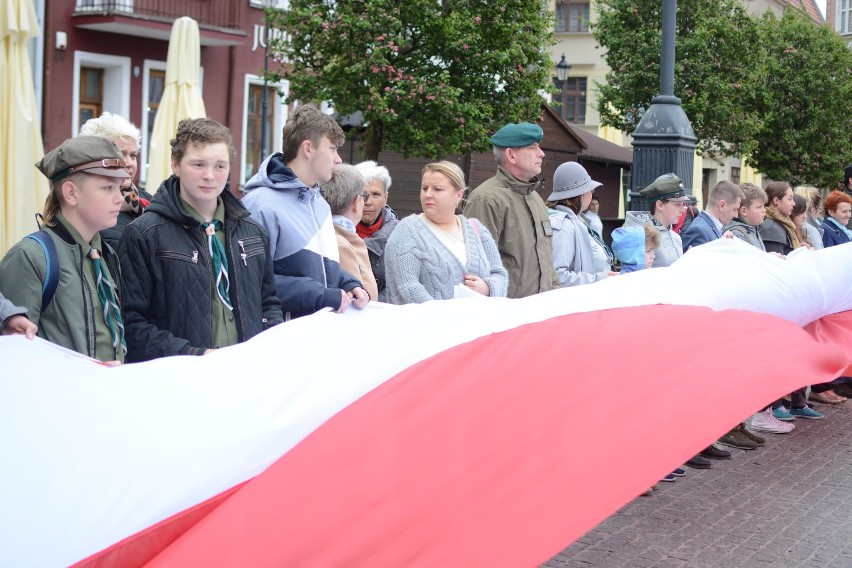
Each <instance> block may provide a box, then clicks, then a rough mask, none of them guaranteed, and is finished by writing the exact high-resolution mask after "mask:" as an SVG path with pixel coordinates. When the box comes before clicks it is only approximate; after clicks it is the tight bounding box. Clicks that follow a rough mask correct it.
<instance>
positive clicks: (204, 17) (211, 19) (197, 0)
mask: <svg viewBox="0 0 852 568" xmlns="http://www.w3.org/2000/svg"><path fill="white" fill-rule="evenodd" d="M84 14H85V15H96V14H104V15H122V16H133V17H137V18H146V19H155V20H163V21H171V20H174V19H175V18H180V17H181V16H189V17H190V18H192V19H194V20H195V21H197V22H198V25H199V26H205V27H212V28H225V29H240V2H239V1H238V0H77V5H76V8H75V10H74V15H76V16H81V15H84Z"/></svg>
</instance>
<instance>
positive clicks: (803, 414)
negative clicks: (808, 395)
mask: <svg viewBox="0 0 852 568" xmlns="http://www.w3.org/2000/svg"><path fill="white" fill-rule="evenodd" d="M790 414H792V415H793V416H795V417H796V418H810V419H811V420H822V419H823V418H825V415H824V414H823V413H822V412H817V411H816V410H814V409H813V408H810V407H808V406H806V407H804V408H791V409H790Z"/></svg>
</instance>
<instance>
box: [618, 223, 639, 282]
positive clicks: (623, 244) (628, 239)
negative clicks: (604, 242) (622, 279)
mask: <svg viewBox="0 0 852 568" xmlns="http://www.w3.org/2000/svg"><path fill="white" fill-rule="evenodd" d="M612 252H613V253H615V257H616V258H617V259H618V260H619V262H621V272H624V273H627V272H633V271H635V270H642V269H643V268H645V227H641V226H639V227H619V228H617V229H616V230H614V231H613V232H612Z"/></svg>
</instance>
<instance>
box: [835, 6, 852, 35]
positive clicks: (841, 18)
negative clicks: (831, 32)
mask: <svg viewBox="0 0 852 568" xmlns="http://www.w3.org/2000/svg"><path fill="white" fill-rule="evenodd" d="M837 31H839V32H840V33H841V34H848V33H852V0H838V2H837Z"/></svg>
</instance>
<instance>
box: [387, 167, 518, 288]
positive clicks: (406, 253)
mask: <svg viewBox="0 0 852 568" xmlns="http://www.w3.org/2000/svg"><path fill="white" fill-rule="evenodd" d="M464 190H465V182H464V173H463V172H462V170H461V168H459V167H458V166H457V165H456V164H454V163H452V162H447V161H442V162H435V163H431V164H427V165H426V166H424V168H423V171H422V180H421V184H420V205H421V206H422V208H423V213H420V214H418V215H411V216H409V217H407V218H405V219H403V220H402V221H400V223H399V225H397V227H396V229H394V232H393V233H391V236H390V238H389V239H388V244H387V248H386V249H385V276H386V278H387V295H388V301H389V302H390V303H392V304H409V303H420V302H428V301H429V300H447V299H450V298H453V297H454V296H455V286H456V285H457V284H463V285H464V286H466V287H467V288H469V289H470V290H472V291H474V292H477V293H479V294H482V295H483V296H505V295H506V291H507V288H508V281H509V278H508V273H507V272H506V270H505V269H504V268H503V264H502V263H501V261H500V252H499V251H498V250H497V245H496V244H495V242H494V239H493V238H492V237H491V234H490V233H489V232H488V229H486V228H485V227H484V226H483V225H482V224H481V223H479V222H478V221H477V220H475V219H466V218H465V217H463V216H462V215H458V214H456V211H457V210H458V208H459V204H460V203H461V200H462V197H463V196H464Z"/></svg>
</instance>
